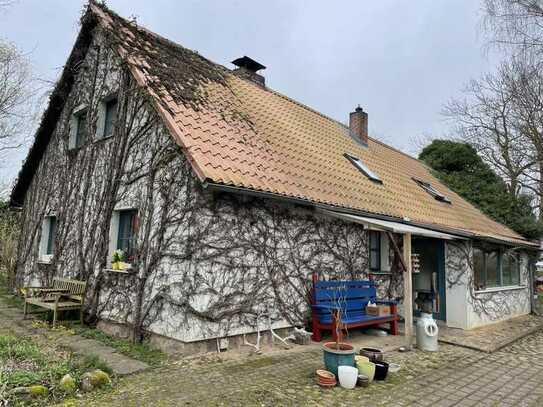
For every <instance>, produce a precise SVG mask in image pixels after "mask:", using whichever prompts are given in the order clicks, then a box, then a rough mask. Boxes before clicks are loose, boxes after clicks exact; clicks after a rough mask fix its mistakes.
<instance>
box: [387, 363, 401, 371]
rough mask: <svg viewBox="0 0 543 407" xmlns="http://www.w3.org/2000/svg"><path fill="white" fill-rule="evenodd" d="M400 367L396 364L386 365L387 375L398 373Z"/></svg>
mask: <svg viewBox="0 0 543 407" xmlns="http://www.w3.org/2000/svg"><path fill="white" fill-rule="evenodd" d="M401 368H402V367H401V366H400V365H399V364H397V363H389V364H388V373H397V372H399V371H400V369H401Z"/></svg>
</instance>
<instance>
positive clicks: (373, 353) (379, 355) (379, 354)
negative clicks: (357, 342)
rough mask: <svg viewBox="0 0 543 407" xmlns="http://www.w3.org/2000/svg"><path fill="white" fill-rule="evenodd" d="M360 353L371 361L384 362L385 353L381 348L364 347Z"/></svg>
mask: <svg viewBox="0 0 543 407" xmlns="http://www.w3.org/2000/svg"><path fill="white" fill-rule="evenodd" d="M360 354H361V355H362V356H366V357H367V358H368V359H369V360H370V362H373V363H375V362H382V361H383V359H384V353H383V351H382V350H381V349H378V348H362V349H360Z"/></svg>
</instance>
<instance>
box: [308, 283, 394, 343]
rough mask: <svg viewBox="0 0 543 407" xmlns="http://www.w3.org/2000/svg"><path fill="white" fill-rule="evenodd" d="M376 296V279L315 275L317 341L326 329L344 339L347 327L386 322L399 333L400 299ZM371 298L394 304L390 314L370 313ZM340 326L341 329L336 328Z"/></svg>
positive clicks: (314, 299) (391, 305)
mask: <svg viewBox="0 0 543 407" xmlns="http://www.w3.org/2000/svg"><path fill="white" fill-rule="evenodd" d="M376 295H377V288H376V286H375V282H373V281H370V280H358V281H343V280H337V281H318V280H317V279H316V277H315V276H314V278H313V292H312V304H311V306H312V325H313V340H314V341H317V342H320V341H321V340H322V333H321V331H322V330H331V331H332V335H333V338H334V341H335V340H336V339H339V340H341V336H342V334H341V333H342V331H343V329H349V328H359V327H364V326H371V325H380V324H384V323H388V324H390V333H391V334H392V335H398V314H397V304H396V302H395V301H385V300H378V299H377V297H376ZM369 301H371V302H373V303H377V304H386V305H390V311H391V312H390V314H389V315H382V316H373V315H368V314H366V305H367V304H368V302H369ZM338 323H340V326H339V327H338ZM337 327H338V328H339V329H336V328H337ZM338 335H339V338H338Z"/></svg>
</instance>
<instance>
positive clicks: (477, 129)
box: [443, 63, 534, 195]
mask: <svg viewBox="0 0 543 407" xmlns="http://www.w3.org/2000/svg"><path fill="white" fill-rule="evenodd" d="M512 71H513V68H512V67H511V66H510V65H509V64H508V63H504V64H502V66H501V67H500V69H499V70H498V72H497V73H496V74H486V75H484V76H483V77H482V78H480V79H478V80H472V81H470V82H469V84H468V85H467V86H466V87H465V89H464V95H465V97H464V98H462V99H455V100H452V101H450V102H449V103H448V104H447V105H446V106H445V107H444V109H443V114H444V115H445V116H446V117H448V118H450V119H451V120H452V121H453V123H454V125H455V127H456V128H457V130H458V132H459V133H460V136H461V137H462V138H463V139H464V140H465V141H466V142H468V143H470V144H471V145H472V146H474V147H475V149H476V150H477V151H478V152H479V154H480V155H481V157H482V158H483V159H484V160H485V161H486V162H487V163H488V164H489V165H491V167H493V168H494V170H495V171H496V172H497V173H498V174H499V175H500V176H501V177H502V178H503V179H504V180H506V183H507V185H508V188H509V192H510V193H511V194H512V195H517V194H518V193H519V192H520V190H521V188H522V186H523V179H524V176H525V175H526V173H527V172H529V170H530V168H531V167H532V166H533V165H534V160H533V154H531V146H529V145H526V144H525V143H523V142H522V139H523V134H522V132H523V131H524V124H523V123H522V121H521V117H520V115H519V114H518V112H517V110H518V106H517V100H516V97H515V94H514V93H513V92H512V89H511V87H510V83H509V82H510V80H511V78H512V77H513V76H514V74H513V73H512Z"/></svg>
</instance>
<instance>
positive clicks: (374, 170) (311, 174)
mask: <svg viewBox="0 0 543 407" xmlns="http://www.w3.org/2000/svg"><path fill="white" fill-rule="evenodd" d="M233 63H234V66H235V68H233V69H229V68H227V67H224V66H221V65H219V64H216V63H214V62H212V61H210V60H208V59H206V58H205V57H203V56H201V55H200V54H199V53H197V52H194V51H191V50H189V49H187V48H184V47H182V46H181V45H178V44H176V43H174V42H172V41H169V40H167V39H165V38H163V37H161V36H159V35H157V34H154V33H152V32H150V31H148V30H147V29H145V28H143V27H141V26H139V25H138V24H137V22H135V21H129V20H126V19H124V18H122V17H120V16H118V15H117V14H115V13H114V12H112V11H111V10H109V9H108V8H107V7H105V6H103V5H101V4H98V3H95V2H92V1H91V2H90V3H89V6H88V8H87V10H86V12H85V13H84V15H83V17H82V19H81V29H80V33H79V35H78V38H77V40H76V43H75V45H74V48H73V50H72V52H71V54H70V56H69V58H68V61H67V62H66V65H65V67H64V70H63V72H62V75H61V77H60V78H59V80H58V82H57V84H56V87H55V89H54V91H53V93H52V95H51V98H50V101H49V106H48V108H47V109H46V111H45V113H44V116H43V119H42V121H41V124H40V126H39V128H38V130H37V132H36V135H35V139H34V142H33V145H32V147H31V148H30V151H29V153H28V157H27V159H26V160H25V162H24V164H23V166H22V169H21V171H20V173H19V176H18V179H17V182H16V184H15V186H14V188H13V190H12V193H11V198H10V199H11V206H12V207H13V208H20V210H21V229H22V232H21V238H20V242H19V248H18V253H19V255H18V263H17V284H18V285H19V286H23V285H27V284H48V283H50V282H51V280H52V278H53V277H59V276H62V277H71V278H77V279H80V280H85V281H87V282H88V289H87V294H86V297H87V298H86V309H85V313H86V319H87V320H88V321H92V322H98V324H99V326H101V327H102V328H103V329H107V330H110V331H114V332H117V333H119V332H121V333H122V332H124V333H127V334H128V333H129V334H130V335H134V336H136V337H137V338H138V339H139V338H141V337H144V336H150V337H151V339H152V340H155V341H156V342H157V343H160V344H161V345H163V346H165V347H169V346H171V347H174V348H175V349H179V348H183V347H187V349H189V344H193V345H194V344H196V345H194V346H199V347H200V348H201V347H202V346H203V347H204V348H205V347H207V346H211V347H212V348H213V349H215V348H216V347H217V346H218V344H219V342H220V343H223V344H224V343H226V342H224V340H225V339H232V338H236V337H239V335H242V334H247V333H253V332H255V331H257V330H262V329H267V327H269V326H273V327H274V328H276V329H280V328H288V327H292V326H296V325H304V324H306V323H307V322H308V321H309V315H310V306H309V297H310V295H309V292H310V287H311V284H310V282H311V276H313V275H315V276H317V277H318V278H319V279H373V280H374V281H376V282H377V283H378V286H379V293H380V295H381V296H382V297H386V298H389V299H394V300H398V301H399V302H400V304H401V305H400V313H401V314H402V315H403V316H404V317H405V318H406V319H407V320H408V321H410V320H411V318H412V315H414V316H416V315H418V313H419V312H421V311H427V312H432V313H433V315H434V317H435V318H437V319H439V320H441V321H442V322H443V323H444V324H446V325H448V326H451V327H457V328H463V329H469V328H473V327H476V326H481V325H485V324H488V323H492V322H495V321H500V320H504V319H508V318H511V317H514V316H517V315H523V314H527V313H529V312H530V283H529V252H530V251H532V250H534V248H537V245H535V244H534V243H532V242H530V241H528V240H526V239H524V238H523V237H522V236H520V235H518V234H517V233H515V232H514V231H512V230H511V229H509V228H507V227H506V226H504V225H502V224H500V223H498V222H496V221H494V220H492V219H490V218H489V217H487V216H485V215H484V214H483V213H482V212H481V211H480V210H478V209H477V208H476V207H474V206H473V205H471V204H470V203H468V202H467V201H465V200H464V199H462V198H461V197H460V196H459V195H457V194H456V193H454V192H453V191H451V190H449V189H448V188H447V187H446V186H445V185H443V184H442V183H441V182H440V181H439V180H438V179H437V178H436V177H435V176H434V175H433V174H432V172H431V171H430V170H429V169H428V168H427V167H426V166H425V165H424V164H423V163H422V162H420V161H418V160H416V159H414V158H412V157H410V156H409V155H406V154H404V153H402V152H400V151H398V150H396V149H394V148H392V147H390V146H388V145H386V144H384V143H382V142H380V141H378V140H376V139H374V138H372V137H370V135H369V134H368V120H369V117H368V114H367V113H366V112H365V111H363V110H362V109H361V108H359V107H357V108H354V109H353V111H352V112H350V113H349V112H346V115H345V116H346V119H347V117H348V124H343V123H340V122H338V121H336V120H333V119H331V118H329V117H327V116H326V115H324V114H321V113H319V112H317V111H315V110H313V109H311V108H310V107H308V106H306V105H304V104H301V103H299V102H297V101H295V100H293V99H291V98H289V97H287V96H285V95H283V94H281V93H279V92H277V91H275V90H273V89H271V88H270V87H269V86H268V85H267V84H266V83H265V78H264V76H263V75H261V73H259V72H261V71H262V70H263V69H264V66H263V65H262V64H260V63H258V62H256V61H254V60H253V59H251V58H249V57H246V56H245V57H241V58H238V59H236V60H234V61H233ZM407 237H408V238H409V244H410V245H411V251H409V250H407V252H408V253H407V257H406V256H405V255H402V252H405V250H404V249H405V247H404V248H402V245H404V242H407V240H406V239H407ZM405 244H407V243H405ZM406 247H408V246H406ZM118 250H120V251H121V252H122V256H123V257H124V261H123V263H122V265H121V266H120V267H118V263H117V262H114V261H113V258H114V253H116V252H117V251H118ZM406 260H411V261H407V265H406ZM408 269H409V273H407V272H406V271H407V270H408ZM406 276H407V277H406ZM406 278H409V279H410V284H404V281H405V279H406ZM410 287H412V288H411V289H410ZM232 343H233V342H232ZM190 349H193V347H190Z"/></svg>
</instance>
